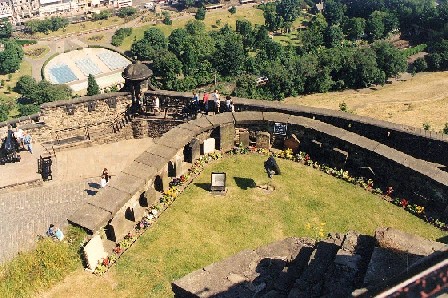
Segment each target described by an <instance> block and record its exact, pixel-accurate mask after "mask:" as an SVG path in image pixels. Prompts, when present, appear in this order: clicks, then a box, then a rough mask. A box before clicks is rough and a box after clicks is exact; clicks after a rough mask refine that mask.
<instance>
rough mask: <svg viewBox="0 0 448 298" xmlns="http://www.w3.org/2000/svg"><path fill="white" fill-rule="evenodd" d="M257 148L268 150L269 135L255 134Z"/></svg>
mask: <svg viewBox="0 0 448 298" xmlns="http://www.w3.org/2000/svg"><path fill="white" fill-rule="evenodd" d="M257 148H263V149H270V148H271V135H270V134H269V133H268V132H264V131H259V132H257Z"/></svg>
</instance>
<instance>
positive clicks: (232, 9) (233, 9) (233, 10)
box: [229, 6, 236, 14]
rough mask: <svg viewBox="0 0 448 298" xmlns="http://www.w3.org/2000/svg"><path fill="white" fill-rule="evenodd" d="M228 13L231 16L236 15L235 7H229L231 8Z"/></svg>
mask: <svg viewBox="0 0 448 298" xmlns="http://www.w3.org/2000/svg"><path fill="white" fill-rule="evenodd" d="M229 12H230V13H231V14H235V13H236V7H235V6H231V7H230V8H229Z"/></svg>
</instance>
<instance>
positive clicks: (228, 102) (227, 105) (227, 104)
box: [226, 95, 232, 112]
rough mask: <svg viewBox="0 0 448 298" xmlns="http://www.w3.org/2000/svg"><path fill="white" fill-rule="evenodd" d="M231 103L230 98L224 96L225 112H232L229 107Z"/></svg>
mask: <svg viewBox="0 0 448 298" xmlns="http://www.w3.org/2000/svg"><path fill="white" fill-rule="evenodd" d="M231 102H232V98H231V97H230V95H227V96H226V112H232V108H231V106H230V104H231Z"/></svg>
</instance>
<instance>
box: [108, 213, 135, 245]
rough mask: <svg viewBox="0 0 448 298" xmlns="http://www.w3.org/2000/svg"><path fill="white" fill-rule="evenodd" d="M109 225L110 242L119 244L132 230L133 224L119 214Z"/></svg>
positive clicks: (122, 214)
mask: <svg viewBox="0 0 448 298" xmlns="http://www.w3.org/2000/svg"><path fill="white" fill-rule="evenodd" d="M109 225H110V226H111V227H112V229H110V232H111V233H110V235H109V238H110V240H112V241H115V242H119V241H121V240H123V238H124V236H126V235H127V234H128V233H129V231H131V230H132V229H133V227H134V225H135V222H133V221H130V220H128V219H126V218H125V214H124V213H121V214H116V215H115V217H114V218H113V219H112V221H111V222H110V224H109Z"/></svg>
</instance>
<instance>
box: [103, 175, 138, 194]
mask: <svg viewBox="0 0 448 298" xmlns="http://www.w3.org/2000/svg"><path fill="white" fill-rule="evenodd" d="M145 184H146V182H145V180H143V179H142V178H138V177H135V176H131V175H129V174H126V173H123V172H121V173H119V174H118V175H117V176H116V177H114V178H113V179H111V180H110V182H109V186H110V187H114V188H116V189H118V190H121V191H123V192H127V193H129V194H130V195H131V196H133V195H134V194H136V193H138V192H143V191H144V187H145Z"/></svg>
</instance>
